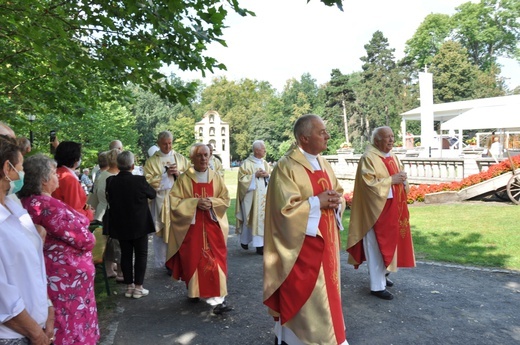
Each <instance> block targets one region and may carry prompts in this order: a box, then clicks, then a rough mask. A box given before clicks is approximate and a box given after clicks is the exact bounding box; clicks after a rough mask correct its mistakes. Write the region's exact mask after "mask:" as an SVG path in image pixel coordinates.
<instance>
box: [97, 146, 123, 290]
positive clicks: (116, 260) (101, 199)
mask: <svg viewBox="0 0 520 345" xmlns="http://www.w3.org/2000/svg"><path fill="white" fill-rule="evenodd" d="M119 152H120V151H119V149H112V150H110V151H106V152H105V157H106V160H107V164H108V169H104V170H103V171H101V172H100V173H99V174H98V177H97V178H96V182H95V183H94V189H93V190H92V194H91V195H92V197H91V198H90V199H89V200H91V201H92V204H91V206H92V207H94V208H95V210H96V213H95V215H94V219H95V220H96V221H98V222H99V223H101V222H102V221H103V216H104V215H105V212H106V210H107V206H108V201H107V198H106V186H107V178H109V177H110V176H114V175H117V173H118V172H119V169H118V168H117V155H118V154H119ZM99 166H100V167H101V164H100V165H99ZM103 234H104V235H108V229H103ZM120 263H121V248H120V246H119V241H118V240H116V239H111V240H110V241H109V243H108V245H107V248H106V251H105V267H106V270H107V275H108V277H109V278H113V277H115V278H116V281H117V282H123V272H122V271H121V265H120ZM116 266H117V267H116Z"/></svg>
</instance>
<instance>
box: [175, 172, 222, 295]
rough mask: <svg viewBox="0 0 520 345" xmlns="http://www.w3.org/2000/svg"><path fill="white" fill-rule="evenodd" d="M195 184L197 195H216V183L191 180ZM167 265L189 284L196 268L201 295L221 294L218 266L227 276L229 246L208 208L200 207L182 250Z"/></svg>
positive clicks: (181, 247) (194, 188) (176, 277)
mask: <svg viewBox="0 0 520 345" xmlns="http://www.w3.org/2000/svg"><path fill="white" fill-rule="evenodd" d="M192 186H193V197H195V198H207V197H212V196H213V182H209V183H197V182H195V181H192ZM166 266H168V268H170V269H171V270H172V272H173V274H172V275H173V278H175V279H177V280H179V279H182V280H184V281H185V282H186V287H187V286H188V283H189V282H190V280H191V279H192V277H193V275H194V274H195V271H197V274H198V280H199V292H200V296H198V297H203V298H209V297H216V296H220V279H219V270H218V269H219V267H220V269H222V271H223V272H224V273H225V274H226V275H227V249H226V243H225V241H224V236H223V235H222V230H221V229H220V226H219V225H218V222H216V221H215V220H213V219H212V216H211V213H210V211H209V210H208V211H202V210H200V209H198V208H197V211H196V214H195V224H192V225H191V226H190V229H189V230H188V233H187V234H186V237H185V238H184V241H182V244H181V246H180V248H179V251H178V252H177V253H175V255H174V256H173V257H172V258H171V259H170V260H168V262H167V263H166ZM192 297H195V296H192Z"/></svg>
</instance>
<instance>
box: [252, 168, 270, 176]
mask: <svg viewBox="0 0 520 345" xmlns="http://www.w3.org/2000/svg"><path fill="white" fill-rule="evenodd" d="M255 177H256V178H260V177H269V174H268V173H267V171H265V170H262V169H260V170H257V171H256V172H255Z"/></svg>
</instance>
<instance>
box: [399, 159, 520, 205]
mask: <svg viewBox="0 0 520 345" xmlns="http://www.w3.org/2000/svg"><path fill="white" fill-rule="evenodd" d="M512 159H513V162H514V165H515V167H516V168H518V167H520V156H515V157H513V158H512ZM511 171H512V168H511V163H510V161H509V159H506V160H503V161H502V162H500V163H498V164H494V165H491V166H490V167H489V169H488V170H486V171H483V172H481V173H478V174H474V175H470V176H468V177H466V178H464V179H462V180H461V181H459V182H448V183H439V184H429V185H428V184H421V185H418V186H410V192H409V193H408V203H409V204H413V203H414V202H416V201H419V202H420V201H424V196H425V195H426V194H429V193H437V192H443V191H459V190H461V189H463V188H466V187H469V186H473V185H475V184H477V183H480V182H483V181H486V180H489V179H491V178H493V177H497V176H499V175H502V174H505V173H508V172H511Z"/></svg>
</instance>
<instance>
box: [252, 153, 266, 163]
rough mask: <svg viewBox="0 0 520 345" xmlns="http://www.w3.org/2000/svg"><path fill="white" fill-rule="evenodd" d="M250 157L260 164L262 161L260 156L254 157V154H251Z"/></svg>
mask: <svg viewBox="0 0 520 345" xmlns="http://www.w3.org/2000/svg"><path fill="white" fill-rule="evenodd" d="M251 158H252V159H253V161H255V163H258V164H261V163H263V160H262V158H256V157H255V156H253V155H251Z"/></svg>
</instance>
